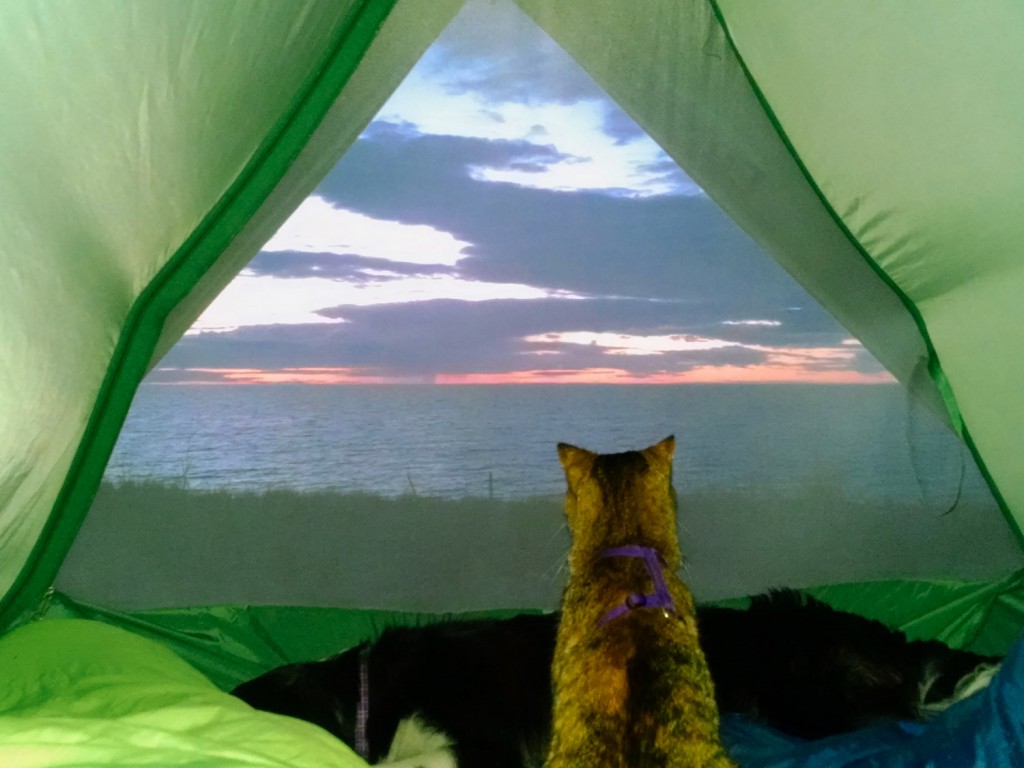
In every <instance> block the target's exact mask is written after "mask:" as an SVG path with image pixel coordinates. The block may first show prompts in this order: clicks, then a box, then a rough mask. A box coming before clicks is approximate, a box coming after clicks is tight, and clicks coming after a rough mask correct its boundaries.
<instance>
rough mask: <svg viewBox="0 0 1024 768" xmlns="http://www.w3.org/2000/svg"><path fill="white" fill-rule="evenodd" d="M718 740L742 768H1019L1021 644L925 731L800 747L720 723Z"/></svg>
mask: <svg viewBox="0 0 1024 768" xmlns="http://www.w3.org/2000/svg"><path fill="white" fill-rule="evenodd" d="M722 739H723V741H724V742H725V745H726V748H727V750H728V752H729V754H730V756H731V757H732V758H733V759H734V760H735V761H736V762H737V763H739V765H741V766H742V767H743V768H1022V767H1024V640H1018V641H1017V643H1016V644H1015V645H1014V646H1013V648H1012V649H1011V650H1010V652H1009V654H1008V655H1007V656H1006V659H1005V660H1004V661H1003V665H1002V667H1001V668H1000V669H999V671H998V672H997V673H996V675H995V676H994V677H993V679H992V682H991V684H990V685H989V686H988V687H987V688H986V689H984V690H982V691H980V692H978V693H976V694H974V695H973V696H971V697H969V698H967V699H965V700H963V701H960V702H957V703H956V704H954V705H953V706H952V707H950V708H949V709H947V710H946V711H945V712H943V713H942V714H940V715H938V716H937V717H935V718H934V719H933V720H931V721H929V722H928V723H924V724H922V723H893V724H886V725H882V726H876V727H873V728H866V729H864V730H860V731H856V732H855V733H849V734H843V735H841V736H833V737H830V738H827V739H821V740H819V741H803V740H802V739H797V738H794V737H792V736H787V735H784V734H781V733H779V732H778V731H775V730H773V729H771V728H767V727H765V726H762V725H758V724H756V723H754V722H752V721H750V720H749V719H746V718H743V717H739V716H729V717H725V718H723V719H722Z"/></svg>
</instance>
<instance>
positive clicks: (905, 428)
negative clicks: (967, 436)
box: [106, 384, 994, 511]
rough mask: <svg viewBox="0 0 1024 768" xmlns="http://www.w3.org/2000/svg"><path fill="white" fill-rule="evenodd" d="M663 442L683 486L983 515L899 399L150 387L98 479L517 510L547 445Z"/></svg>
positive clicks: (878, 395)
mask: <svg viewBox="0 0 1024 768" xmlns="http://www.w3.org/2000/svg"><path fill="white" fill-rule="evenodd" d="M669 434H674V435H675V436H676V440H677V449H676V465H675V483H676V486H677V488H678V489H680V490H687V491H715V490H738V491H742V490H744V489H749V488H757V489H759V490H760V491H762V492H763V491H768V492H779V493H786V492H788V491H792V490H794V489H797V488H800V487H805V488H806V487H807V486H808V485H818V486H821V485H827V486H829V487H830V488H832V489H835V490H837V491H839V492H841V493H842V495H844V496H847V497H850V498H857V499H859V500H861V501H870V502H879V503H886V502H906V501H910V502H913V503H924V504H926V505H928V506H930V507H933V508H935V509H936V510H937V511H941V510H942V508H943V507H945V506H949V505H952V504H953V503H954V501H955V500H956V499H957V498H958V497H959V498H963V499H971V500H975V501H977V500H985V501H986V502H987V503H994V502H992V501H991V497H990V495H989V492H988V489H987V487H986V485H985V482H984V480H983V479H982V476H981V473H980V472H979V471H978V469H977V467H976V466H975V464H974V461H973V459H972V458H971V456H970V453H969V452H968V451H967V449H966V448H965V447H964V446H963V445H962V444H961V442H960V441H959V440H958V439H957V438H956V437H955V436H954V434H953V433H952V431H951V430H950V429H949V428H948V427H947V426H945V425H944V424H943V423H942V421H941V420H940V419H939V418H937V417H936V416H935V415H933V414H932V413H930V412H928V411H926V410H924V409H923V408H921V407H920V406H917V405H915V404H913V403H911V402H910V401H909V400H908V398H907V395H906V393H905V392H904V390H903V389H902V388H901V387H899V386H897V385H871V386H863V385H861V386H854V385H851V386H845V385H827V386H821V385H793V384H757V385H684V386H598V385H594V386H589V385H571V386H558V385H530V386H447V387H446V386H380V387H369V386H309V385H299V384H295V385H291V384H288V385H284V384H276V385H255V386H196V385H191V386H189V385H155V384H147V385H143V386H142V387H141V388H140V389H139V392H138V395H137V397H136V400H135V404H134V405H133V407H132V410H131V413H130V414H129V416H128V419H127V421H126V423H125V425H124V429H123V431H122V434H121V437H120V440H119V442H118V444H117V447H116V449H115V451H114V454H113V456H112V458H111V461H110V464H109V467H108V470H107V475H106V479H107V480H111V481H115V482H117V481H124V480H155V481H160V482H166V483H171V484H175V485H180V486H183V487H188V488H194V489H213V488H218V489H219V488H224V489H233V490H267V489H274V488H289V489H298V490H327V489H330V490H337V491H341V492H361V491H366V492H370V493H376V494H381V495H385V496H398V495H402V494H410V493H411V494H417V495H422V496H436V497H443V498H460V497H467V496H483V497H488V496H489V497H494V498H500V499H519V498H527V497H535V496H545V495H552V494H561V493H563V492H564V488H565V484H564V479H563V476H562V473H561V469H560V467H559V465H558V460H557V456H556V450H555V446H556V444H557V443H558V442H569V443H573V444H576V445H579V446H582V447H585V448H589V449H592V450H595V451H601V452H607V451H622V450H628V449H632V448H641V447H644V446H647V445H650V444H651V443H654V442H656V441H658V440H660V439H662V438H663V437H665V436H667V435H669Z"/></svg>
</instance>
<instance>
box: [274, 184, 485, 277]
mask: <svg viewBox="0 0 1024 768" xmlns="http://www.w3.org/2000/svg"><path fill="white" fill-rule="evenodd" d="M469 245H470V243H467V242H465V241H462V240H458V239H456V238H454V237H452V235H451V234H450V233H448V232H443V231H440V230H438V229H436V228H435V227H432V226H430V225H428V224H403V223H402V222H400V221H391V220H383V219H376V218H373V217H372V216H367V215H365V214H362V213H357V212H355V211H351V210H346V209H344V208H339V207H337V206H334V205H331V204H330V203H329V202H328V201H326V200H324V199H323V198H322V197H319V196H318V195H311V196H310V197H307V198H306V199H305V200H303V201H302V203H301V205H299V207H298V208H296V209H295V211H294V212H293V213H292V215H291V216H289V217H288V220H287V221H286V222H285V223H284V224H283V225H282V226H281V228H280V229H278V230H277V232H275V233H274V236H273V237H271V238H270V240H268V241H267V243H266V244H265V245H264V246H263V248H261V249H260V250H261V251H264V252H278V251H292V252H300V253H320V254H322V253H336V254H358V255H360V256H363V257H366V258H370V259H381V260H384V261H390V262H401V263H405V264H439V265H446V266H454V265H455V264H457V263H458V262H459V261H460V260H461V259H463V258H465V256H466V254H465V249H466V248H467V247H468V246H469Z"/></svg>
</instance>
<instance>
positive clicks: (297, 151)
mask: <svg viewBox="0 0 1024 768" xmlns="http://www.w3.org/2000/svg"><path fill="white" fill-rule="evenodd" d="M517 3H518V5H519V6H520V7H521V8H522V9H523V10H524V11H525V12H527V13H528V14H529V15H530V16H531V17H532V18H533V19H534V20H535V21H536V22H537V23H538V24H539V25H540V26H541V27H542V28H543V29H544V30H546V31H547V32H548V33H549V34H550V35H551V36H552V37H553V38H554V39H555V40H556V41H557V42H558V43H559V44H560V45H562V46H563V47H564V48H565V49H566V50H567V51H568V52H569V53H570V54H571V55H572V56H573V57H574V58H576V60H577V61H579V62H580V64H581V65H582V66H583V67H584V68H585V69H586V70H587V71H588V72H589V73H590V74H591V75H592V76H593V77H594V78H595V79H596V80H597V82H598V83H599V84H600V85H601V86H602V87H604V88H605V89H606V90H607V91H608V93H609V94H610V95H611V96H612V97H613V98H615V99H616V100H617V101H618V102H619V103H620V104H622V105H623V106H624V108H625V109H626V110H627V111H628V112H629V113H630V114H631V115H632V116H633V117H634V118H635V119H636V120H637V122H638V123H640V125H641V126H643V127H644V128H645V129H646V130H647V131H648V132H649V133H650V135H651V136H652V137H653V138H655V139H656V140H657V141H658V142H659V143H660V144H661V145H662V146H663V147H664V148H665V149H666V151H668V152H669V154H671V155H672V157H673V158H675V159H676V160H677V161H678V162H679V163H680V165H681V166H682V167H683V168H684V169H685V170H686V171H687V172H688V173H689V174H690V175H691V176H692V177H693V178H694V179H695V180H696V181H697V182H698V183H699V184H701V186H702V187H703V188H704V189H705V190H707V192H708V194H709V195H710V196H711V197H712V198H713V199H714V200H715V201H716V202H717V203H718V204H719V205H720V206H721V207H722V208H723V209H724V210H725V211H726V212H728V213H729V214H730V216H732V217H733V218H734V219H735V220H736V221H737V222H738V223H739V224H740V225H741V226H742V227H743V228H744V229H745V230H746V231H747V232H748V233H750V234H751V235H752V236H753V237H754V238H755V239H757V240H758V241H759V242H760V243H761V244H762V245H764V246H765V248H766V249H767V250H768V251H769V252H770V253H771V254H772V255H773V256H774V257H775V258H776V259H777V260H778V261H779V262H780V263H781V264H782V265H783V266H784V267H785V268H786V269H788V270H789V271H790V272H791V273H792V274H793V275H794V276H795V277H796V278H797V279H798V280H799V281H800V282H801V283H802V284H803V285H804V286H805V287H806V288H807V289H808V291H809V292H810V293H811V294H812V295H813V296H814V297H815V298H817V299H818V301H820V302H821V303H822V304H823V305H824V306H825V307H826V308H828V309H829V310H830V311H831V312H832V313H833V314H834V315H835V316H836V317H837V318H838V319H839V320H840V322H842V323H843V324H844V326H845V327H847V328H848V329H849V330H850V331H851V332H852V333H853V334H855V335H856V336H857V337H858V338H859V339H860V340H861V341H862V342H863V343H864V345H865V346H866V347H867V348H868V349H869V350H870V351H871V352H872V353H873V354H874V355H875V356H876V357H877V359H878V360H879V361H880V362H882V364H883V365H885V366H886V367H887V368H888V369H889V370H890V371H891V372H892V373H893V375H894V376H895V377H896V378H897V379H899V380H900V381H901V382H902V383H903V384H904V385H905V386H906V387H907V389H908V390H909V391H910V392H911V393H912V394H913V395H914V396H915V397H916V398H918V399H919V400H920V401H922V402H924V403H926V404H927V405H928V406H929V407H931V408H933V409H934V410H935V411H936V412H939V413H941V414H943V416H944V418H946V420H948V422H949V424H950V425H951V426H952V428H953V429H954V430H955V431H956V432H957V433H958V434H959V435H961V436H962V438H963V439H964V441H965V442H966V443H967V445H968V446H969V447H970V449H971V450H972V451H973V454H974V456H975V458H976V460H977V462H978V464H979V466H980V467H981V469H982V471H983V472H984V473H985V474H986V477H987V478H988V480H989V482H990V485H991V488H992V490H993V493H994V494H995V496H996V497H997V499H998V500H999V502H1000V504H1001V506H1002V507H1003V511H1004V512H1005V513H1006V515H1007V519H1008V520H1009V521H1010V522H1011V524H1012V525H1013V526H1014V527H1015V529H1016V530H1017V531H1018V532H1019V530H1020V529H1021V522H1022V521H1024V474H1022V473H1020V472H1019V471H1017V466H1016V464H1017V462H1018V456H1019V455H1020V452H1021V448H1024V446H1022V444H1021V435H1024V389H1022V388H1021V387H1020V386H1019V381H1020V379H1021V378H1022V374H1024V355H1022V354H1021V350H1022V349H1024V343H1022V342H1024V338H1022V336H1024V317H1022V314H1021V313H1022V310H1021V306H1022V304H1021V302H1020V299H1019V297H1020V296H1021V294H1022V293H1024V269H1022V261H1021V259H1020V257H1019V255H1018V254H1019V252H1020V249H1021V245H1020V244H1021V242H1022V235H1024V231H1022V229H1024V216H1022V215H1021V214H1022V213H1024V211H1021V202H1020V201H1021V200H1022V199H1024V149H1022V148H1021V144H1020V141H1019V137H1020V136H1022V135H1024V99H1022V97H1021V95H1020V92H1019V88H1017V85H1016V84H1017V83H1018V82H1020V80H1021V75H1022V74H1024V71H1022V70H1024V60H1022V58H1021V56H1020V53H1019V52H1020V49H1021V45H1022V43H1024V12H1022V11H1021V9H1020V8H1019V7H1018V6H1017V4H1015V3H1010V2H997V1H996V0H986V1H985V2H979V3H972V4H970V5H968V4H963V3H955V2H952V1H951V0H949V1H943V2H923V0H911V1H909V2H903V3H898V4H888V5H871V6H870V7H866V6H865V5H864V4H863V3H859V2H853V1H852V0H836V1H835V2H829V3H818V4H813V5H812V4H807V3H797V2H790V1H789V0H781V1H780V2H775V3H770V4H765V3H742V2H733V1H732V0H717V1H715V2H708V1H707V0H687V1H686V2H680V1H679V0H648V1H647V2H645V3H644V4H643V5H642V7H641V6H637V5H636V4H628V3H622V2H618V1H617V0H560V1H559V2H557V3H554V2H542V1H541V0H517ZM461 5H462V3H461V2H460V0H320V1H319V2H318V1H317V0H295V1H294V2H288V3H283V2H278V1H277V0H262V1H260V0H244V1H243V0H237V1H235V0H216V1H215V2H208V1H202V0H192V1H190V0H154V1H153V2H148V3H127V2H121V1H119V0H97V1H96V2H91V3H88V4H83V3H76V2H73V1H72V0H9V1H8V2H5V3H3V4H2V5H0V71H2V72H4V77H3V78H0V104H3V111H4V119H3V120H0V435H2V439H0V595H2V600H0V628H9V627H11V626H14V625H16V624H18V623H19V622H23V621H25V620H27V619H28V618H29V617H31V616H32V615H33V614H35V613H36V612H37V611H42V610H43V609H45V608H46V607H47V606H46V603H45V596H46V595H47V590H48V589H49V588H50V587H51V585H52V584H53V581H54V577H55V575H56V573H57V571H58V569H59V568H60V565H61V562H62V561H63V559H64V557H65V555H66V554H67V552H68V550H69V548H70V547H71V545H72V543H73V542H74V540H75V537H76V533H77V532H78V530H79V527H80V526H81V523H82V520H83V518H84V516H85V514H86V511H87V510H88V507H89V505H90V502H91V500H92V499H93V497H94V495H95V493H96V490H97V488H98V486H99V482H100V478H101V476H102V473H103V469H104V466H105V464H106V462H107V460H108V458H109V456H110V452H111V450H112V448H113V445H114V442H115V440H116V437H117V434H118V431H119V429H120V427H121V424H122V422H123V420H124V418H125V415H126V413H127V411H128V407H129V405H130V403H131V400H132V397H133V395H134V393H135V390H136V388H137V386H138V384H139V382H140V381H141V379H142V377H143V376H144V374H145V373H146V371H147V370H148V369H149V368H151V367H152V366H153V365H155V364H156V362H157V361H158V360H159V359H160V357H161V355H162V354H163V353H164V352H166V350H167V349H168V348H169V347H170V346H171V345H172V344H173V343H174V341H175V340H176V339H177V338H178V337H179V336H180V334H181V333H182V332H183V331H184V330H185V329H186V328H187V327H188V326H189V324H190V323H191V322H192V321H193V320H194V319H195V318H196V317H197V316H198V315H199V313H200V312H201V311H202V309H203V308H204V307H205V306H206V305H207V304H208V303H209V302H210V301H211V300H212V298H213V297H214V296H215V295H216V294H217V292H218V291H219V290H220V289H221V288H222V287H223V286H224V285H226V284H227V282H229V281H230V279H231V278H232V277H233V275H234V274H236V273H237V271H238V270H239V269H241V267H242V266H243V265H244V264H245V263H246V262H247V261H248V260H249V259H250V258H251V256H252V255H253V254H254V253H255V252H256V251H257V250H258V248H259V247H260V245H261V244H262V243H263V242H265V240H266V239H267V238H268V237H269V235H270V234H271V233H272V232H273V231H274V230H275V228H276V227H277V226H278V225H280V223H281V222H282V221H283V220H284V219H285V218H286V217H287V216H288V214H289V213H290V212H291V211H292V210H293V209H294V208H295V207H296V206H297V205H298V203H299V202H300V201H301V200H302V199H303V197H304V196H305V195H306V194H307V193H308V192H309V191H310V190H311V189H312V188H313V186H314V185H315V184H316V183H317V181H318V180H319V179H320V178H321V177H322V175H323V174H324V173H325V172H326V171H327V169H328V168H330V167H331V165H332V164H333V163H334V161H335V160H336V159H337V157H338V156H339V155H340V153H341V152H343V151H344V149H345V148H346V147H347V146H349V145H350V144H351V143H352V142H353V141H354V140H355V138H356V137H357V136H358V134H359V132H360V131H361V129H362V128H363V127H364V126H365V125H366V124H367V122H368V121H369V120H370V119H371V117H372V115H373V114H374V113H375V112H376V110H377V109H378V108H379V107H380V105H381V104H382V103H383V102H384V101H385V100H386V99H387V97H388V96H389V94H390V93H391V91H392V90H393V89H394V88H395V87H396V85H397V83H398V82H399V81H400V79H401V78H402V76H403V75H404V74H405V73H406V72H407V71H408V70H409V68H410V67H411V66H412V65H413V63H414V62H415V61H416V59H417V57H418V56H419V55H420V54H421V53H422V52H423V51H424V50H425V49H426V47H427V46H428V45H429V44H430V43H431V42H432V41H433V40H434V39H435V37H436V36H437V34H439V32H440V31H441V30H442V29H443V28H444V26H445V24H446V23H447V22H448V21H449V20H450V19H451V18H452V17H453V16H454V14H455V13H456V12H457V11H458V9H459V7H460V6H461ZM871 589H872V588H870V587H866V586H863V585H860V586H858V587H857V588H855V589H854V592H855V593H858V594H861V595H870V594H872V592H871ZM889 589H890V591H889V592H887V594H898V595H902V597H900V598H899V600H900V601H903V602H907V601H912V600H915V599H917V598H918V597H919V594H918V593H917V592H915V591H914V590H913V589H909V590H907V589H902V590H901V589H900V588H898V587H897V586H895V585H889ZM951 599H953V600H954V602H955V596H951ZM875 601H877V597H876V598H875ZM870 602H872V601H869V600H866V599H864V600H853V601H852V603H851V605H852V606H853V607H859V608H867V607H869V603H870ZM343 607H344V606H339V608H343ZM1008 616H1009V617H1010V618H1007V617H1008ZM1018 619H1019V612H1013V611H1010V612H1008V613H1006V614H1004V615H1003V619H1001V621H1006V622H1007V623H1006V626H1007V627H1013V628H1014V631H1015V629H1017V628H1019V626H1020V622H1019V621H1018ZM930 629H931V630H933V631H935V632H937V631H938V629H939V628H938V627H936V626H932V627H930ZM1007 631H1008V632H1009V631H1010V630H1007Z"/></svg>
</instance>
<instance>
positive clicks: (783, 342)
mask: <svg viewBox="0 0 1024 768" xmlns="http://www.w3.org/2000/svg"><path fill="white" fill-rule="evenodd" d="M325 313H326V314H327V315H328V316H330V317H333V319H336V320H338V321H343V322H339V323H338V324H336V325H321V326H314V325H307V326H265V327H252V328H242V329H238V330H237V331H234V332H232V333H224V334H211V333H206V334H198V335H194V336H189V337H186V338H185V339H183V340H182V341H181V342H180V343H179V344H178V345H177V346H176V347H175V348H174V349H173V350H172V351H171V352H170V353H169V354H168V356H167V357H166V358H165V360H164V362H163V365H165V366H169V367H176V368H180V369H212V368H231V369H260V370H266V369H270V370H286V369H300V368H302V369H310V368H345V369H352V370H366V371H367V372H368V373H367V375H373V376H378V377H385V378H389V379H396V380H408V379H412V380H432V378H433V377H435V376H438V375H441V374H476V373H493V374H498V373H508V372H512V371H517V370H542V369H543V370H585V369H609V368H615V369H621V370H625V371H629V372H631V374H632V375H635V376H663V375H668V374H672V375H678V374H680V373H681V372H684V371H687V370H693V369H697V368H701V367H705V366H710V367H716V366H719V367H720V366H734V367H737V368H749V367H751V366H758V365H773V366H775V367H779V368H782V367H786V366H790V367H792V368H793V369H794V370H796V369H800V370H804V371H811V370H816V371H827V370H833V371H834V370H847V371H858V372H861V373H865V374H877V373H878V372H879V371H880V368H879V366H878V364H877V363H875V362H874V361H873V359H872V358H871V357H870V355H868V354H867V353H866V352H865V351H863V350H862V349H858V348H857V347H854V346H851V345H845V344H843V341H844V340H845V338H846V334H845V333H844V332H843V331H842V329H838V328H836V329H834V330H833V332H832V333H830V334H825V333H822V332H809V333H807V332H800V331H794V330H790V329H786V328H765V327H756V328H748V327H733V328H729V327H723V326H722V325H721V324H720V323H694V322H691V321H688V320H687V318H688V311H687V308H686V307H685V306H683V305H679V304H671V303H667V302H651V301H643V300H616V299H576V300H567V299H557V298H545V299H527V300H521V301H514V300H496V301H486V302H480V303H477V304H473V303H469V302H465V301H455V300H438V301H427V302H413V303H403V304H388V305H367V306H344V307H337V308H334V309H332V310H325ZM580 329H590V330H588V331H587V333H589V334H590V336H588V337H584V336H583V335H581V334H582V332H581V331H580ZM712 333H714V334H716V335H711V334H712ZM749 334H756V335H757V336H758V339H757V343H751V342H750V341H748V340H746V339H747V337H748V335H749ZM592 341H593V342H595V343H590V342H592ZM597 341H601V342H602V343H600V344H598V343H596V342H597ZM581 342H584V343H581ZM623 349H630V350H636V349H644V350H646V351H647V352H648V354H643V355H623V354H621V350H623ZM654 352H656V354H655V353H654ZM538 353H540V354H538Z"/></svg>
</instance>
